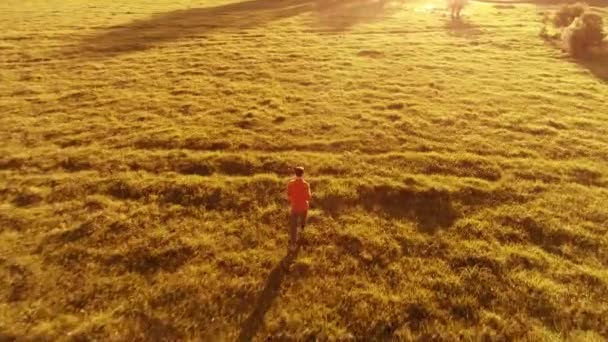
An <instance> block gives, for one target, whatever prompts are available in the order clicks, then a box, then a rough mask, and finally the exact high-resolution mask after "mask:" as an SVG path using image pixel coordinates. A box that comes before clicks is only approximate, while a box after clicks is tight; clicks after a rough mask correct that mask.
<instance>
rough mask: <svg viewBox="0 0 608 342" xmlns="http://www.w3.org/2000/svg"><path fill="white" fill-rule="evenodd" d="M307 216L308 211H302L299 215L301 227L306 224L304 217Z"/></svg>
mask: <svg viewBox="0 0 608 342" xmlns="http://www.w3.org/2000/svg"><path fill="white" fill-rule="evenodd" d="M307 216H308V211H305V212H303V213H302V217H301V220H302V229H304V226H306V217H307Z"/></svg>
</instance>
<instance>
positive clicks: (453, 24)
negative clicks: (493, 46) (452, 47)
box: [444, 18, 481, 38]
mask: <svg viewBox="0 0 608 342" xmlns="http://www.w3.org/2000/svg"><path fill="white" fill-rule="evenodd" d="M444 28H445V29H446V30H447V32H448V34H450V35H452V36H454V37H460V38H475V37H476V36H479V35H480V34H481V31H480V30H479V29H478V28H477V26H475V25H473V24H471V23H469V22H467V21H465V20H463V19H462V18H455V19H452V20H449V19H448V20H446V22H445V25H444Z"/></svg>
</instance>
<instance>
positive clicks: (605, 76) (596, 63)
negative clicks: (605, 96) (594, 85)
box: [576, 51, 608, 82]
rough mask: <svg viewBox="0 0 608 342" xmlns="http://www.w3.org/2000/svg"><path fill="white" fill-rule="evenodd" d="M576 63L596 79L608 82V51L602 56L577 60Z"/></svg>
mask: <svg viewBox="0 0 608 342" xmlns="http://www.w3.org/2000/svg"><path fill="white" fill-rule="evenodd" d="M576 63H577V64H579V65H581V66H583V67H585V68H586V69H587V70H589V71H590V72H591V73H592V74H593V75H594V76H595V77H597V78H599V79H601V80H602V81H604V82H608V51H606V52H604V53H603V54H601V55H595V56H590V57H587V58H579V59H576Z"/></svg>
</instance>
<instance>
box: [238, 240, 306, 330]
mask: <svg viewBox="0 0 608 342" xmlns="http://www.w3.org/2000/svg"><path fill="white" fill-rule="evenodd" d="M299 250H300V248H299V247H298V249H297V250H296V251H295V252H294V253H288V254H287V255H286V256H285V257H283V259H281V261H280V262H279V263H278V264H277V265H276V266H275V267H274V268H273V269H272V271H271V272H270V274H269V275H268V278H267V279H266V285H265V286H264V290H262V293H261V294H260V297H259V298H258V300H257V302H256V304H255V307H254V309H253V311H252V312H251V314H250V315H249V317H247V319H246V320H245V322H243V324H242V325H241V332H240V333H239V337H238V339H237V340H238V341H251V340H252V339H253V338H254V337H255V335H256V333H257V332H258V330H259V328H260V326H261V325H262V324H263V323H264V317H265V316H266V312H268V310H269V309H270V306H271V305H272V303H273V302H274V300H275V299H276V298H277V297H278V296H279V293H280V292H281V284H282V283H283V280H284V279H285V275H286V274H287V270H288V269H289V266H290V265H291V264H292V263H293V261H294V260H295V258H296V257H297V256H298V252H299Z"/></svg>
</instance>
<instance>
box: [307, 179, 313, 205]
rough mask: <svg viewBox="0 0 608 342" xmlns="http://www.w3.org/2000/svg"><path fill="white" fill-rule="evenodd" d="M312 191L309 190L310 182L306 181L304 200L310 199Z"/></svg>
mask: <svg viewBox="0 0 608 342" xmlns="http://www.w3.org/2000/svg"><path fill="white" fill-rule="evenodd" d="M311 198H312V193H311V192H310V184H308V183H306V200H307V201H310V199H311Z"/></svg>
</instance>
